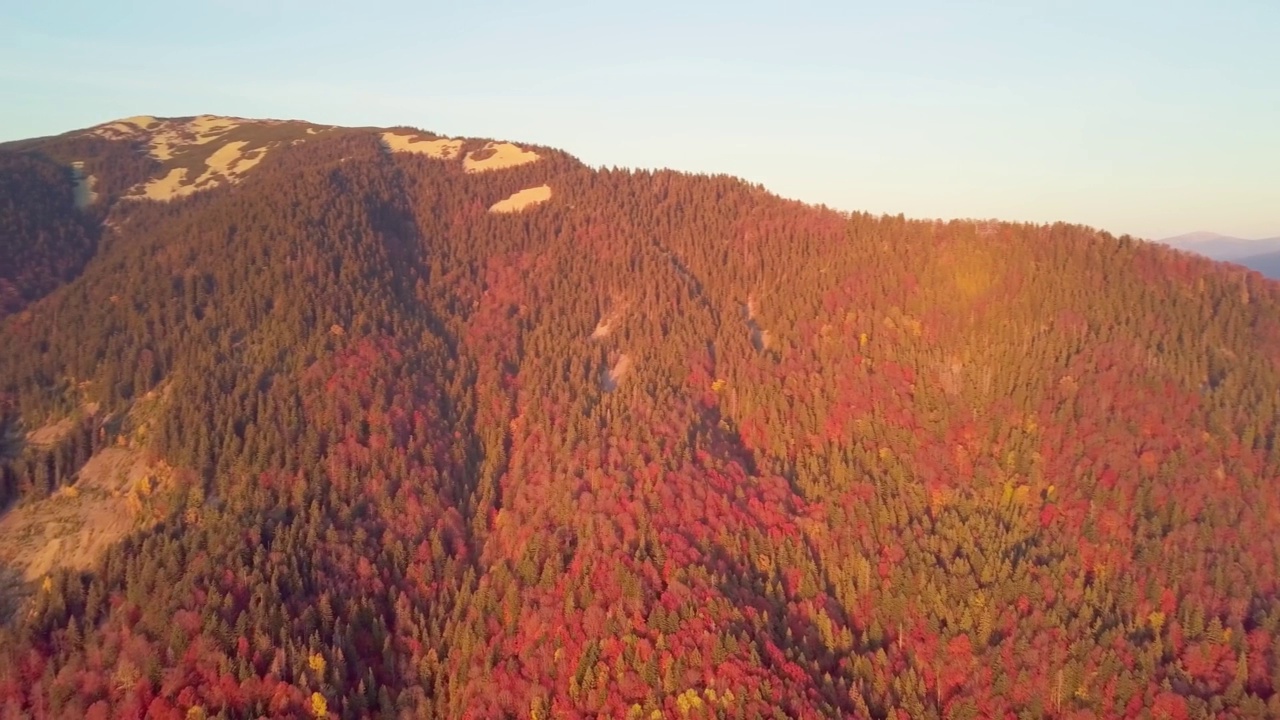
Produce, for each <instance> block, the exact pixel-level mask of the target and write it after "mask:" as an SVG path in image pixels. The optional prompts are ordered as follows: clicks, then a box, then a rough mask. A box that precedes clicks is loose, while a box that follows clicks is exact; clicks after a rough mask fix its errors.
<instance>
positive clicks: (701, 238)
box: [0, 117, 1280, 720]
mask: <svg viewBox="0 0 1280 720" xmlns="http://www.w3.org/2000/svg"><path fill="white" fill-rule="evenodd" d="M75 163H79V165H75ZM89 178H93V184H92V188H91V190H92V193H96V197H92V201H90V199H91V195H90V193H89V192H88V191H89V190H90V188H89V187H88V185H87V184H88V183H89ZM81 184H83V185H82V186H81ZM78 186H80V191H79V194H77V187H78ZM77 199H79V202H77ZM0 212H3V213H5V214H4V215H3V216H0V217H3V222H4V225H3V228H4V233H3V235H0V243H2V245H0V247H3V250H4V257H5V258H6V260H7V262H6V264H5V265H4V266H3V267H0V289H4V288H7V290H4V292H5V293H7V294H5V295H3V297H5V298H8V299H7V300H5V302H6V303H7V304H6V305H5V306H4V309H3V310H0V312H3V313H7V316H4V317H2V318H0V337H3V338H4V339H5V342H3V343H0V420H3V421H4V424H10V425H13V422H11V421H10V420H6V418H8V419H20V422H21V423H22V426H21V427H22V430H21V437H22V438H24V439H25V442H23V443H21V444H23V445H24V447H21V448H12V449H11V452H16V453H17V456H16V457H14V458H12V459H10V460H8V461H6V462H5V463H4V464H3V466H2V467H3V471H2V473H0V504H4V505H7V506H8V507H9V509H8V511H7V512H6V514H5V515H3V516H0V561H2V562H3V565H0V593H3V595H0V611H3V613H4V614H6V615H8V616H9V619H8V622H7V624H6V625H5V626H4V629H3V630H0V717H144V716H145V717H155V718H186V717H228V718H232V717H235V718H239V717H259V716H268V717H307V716H327V717H343V718H348V717H349V718H363V717H370V718H373V717H379V718H380V717H472V718H506V717H512V718H514V717H519V718H526V717H528V718H538V719H543V720H545V719H546V718H561V717H565V718H575V717H580V718H586V717H606V718H662V717H667V718H683V717H706V718H712V717H717V718H764V717H778V718H782V717H799V718H817V717H875V718H886V717H894V718H917V717H925V718H928V717H935V718H941V717H947V718H953V717H954V718H980V717H981V718H985V717H1010V718H1012V717H1055V718H1066V717H1079V718H1085V717H1099V716H1101V717H1122V716H1127V717H1153V718H1179V717H1206V718H1207V717H1241V718H1244V717H1273V716H1277V715H1278V714H1280V646H1278V645H1277V642H1276V641H1277V633H1278V631H1280V594H1278V591H1280V586H1278V583H1280V574H1278V571H1280V533H1277V532H1276V528H1277V524H1278V523H1280V493H1277V492H1276V488H1275V482H1276V478H1277V475H1278V473H1280V448H1278V447H1277V438H1276V432H1277V429H1276V424H1275V418H1276V411H1277V408H1278V407H1280V394H1278V393H1280V368H1278V367H1277V362H1278V361H1280V289H1278V288H1277V286H1276V285H1274V284H1272V283H1270V282H1268V281H1266V280H1264V279H1263V278H1261V277H1260V276H1258V275H1257V274H1253V273H1241V272H1240V271H1239V269H1238V268H1234V269H1233V268H1229V267H1226V266H1221V265H1218V264H1215V263H1213V262H1211V261H1209V260H1206V259H1202V258H1198V257H1194V256H1191V255H1188V254H1185V253H1178V252H1174V251H1172V250H1169V249H1167V248H1161V247H1158V246H1154V245H1151V244H1149V243H1144V242H1140V241H1137V240H1134V239H1131V238H1128V237H1121V238H1116V237H1112V236H1110V235H1108V234H1106V233H1101V232H1097V231H1093V230H1090V229H1088V228H1083V227H1078V226H1069V225H1061V224H1059V225H1052V226H1033V225H1014V224H1000V223H972V222H951V223H940V222H920V221H911V220H907V219H905V218H902V217H872V216H868V215H863V214H844V213H837V212H834V211H831V210H828V209H825V208H821V207H812V206H806V205H803V204H800V203H795V202H790V201H785V200H782V199H779V198H777V197H775V196H773V195H771V194H769V193H767V192H766V191H765V190H763V189H762V188H760V187H757V186H753V185H750V184H747V183H744V182H742V181H740V180H736V179H734V178H730V177H724V176H695V175H688V174H681V173H675V172H666V171H658V172H638V171H620V170H604V169H592V168H589V167H586V166H584V165H583V164H582V163H580V162H578V161H577V160H575V159H574V158H572V157H570V156H568V155H566V154H564V153H563V152H560V151H556V150H552V149H549V148H541V147H532V146H528V145H517V144H512V143H500V142H493V141H486V140H476V139H469V138H444V137H439V136H436V135H433V134H431V133H425V132H421V131H417V130H412V129H409V128H395V129H347V128H326V127H320V126H314V125H309V124H306V123H265V122H255V121H244V120H235V119H227V118H209V117H202V118H194V119H178V120H162V119H155V118H134V119H131V120H128V121H121V122H119V123H112V124H108V125H105V126H101V127H99V128H94V129H90V130H88V131H83V132H79V133H70V134H68V135H65V136H60V137H56V138H45V139H40V140H34V141H28V142H24V143H17V144H11V145H9V146H5V147H2V148H0ZM10 258H13V259H12V260H9V259H10ZM15 421H16V420H15ZM8 435H9V436H10V437H11V438H12V437H15V436H16V435H15V432H14V431H8ZM94 523H97V524H94ZM87 528H88V529H87ZM89 529H92V530H93V532H89ZM41 532H43V533H45V534H44V535H43V536H42V535H40V534H39V533H41ZM103 533H105V534H106V535H103ZM104 538H105V540H107V541H104ZM54 542H56V543H58V545H57V546H56V547H57V550H56V552H51V551H50V550H49V547H50V546H51V543H54Z"/></svg>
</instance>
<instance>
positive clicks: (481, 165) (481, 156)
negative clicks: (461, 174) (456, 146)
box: [462, 142, 541, 173]
mask: <svg viewBox="0 0 1280 720" xmlns="http://www.w3.org/2000/svg"><path fill="white" fill-rule="evenodd" d="M540 157H541V156H539V155H538V153H536V152H534V151H532V150H525V149H524V148H522V147H520V146H519V145H512V144H511V143H493V142H491V143H485V146H484V147H483V148H481V149H479V150H473V151H471V152H469V153H467V156H466V157H465V158H464V159H463V161H462V167H463V169H464V170H466V171H467V172H469V173H474V172H484V171H486V170H501V169H502V168H509V167H515V166H517V165H524V164H526V163H531V162H533V161H535V160H538V159H540Z"/></svg>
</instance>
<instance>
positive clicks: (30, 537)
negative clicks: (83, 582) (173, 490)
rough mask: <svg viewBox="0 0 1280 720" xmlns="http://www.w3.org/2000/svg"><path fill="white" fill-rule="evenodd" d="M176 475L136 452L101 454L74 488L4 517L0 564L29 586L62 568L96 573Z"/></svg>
mask: <svg viewBox="0 0 1280 720" xmlns="http://www.w3.org/2000/svg"><path fill="white" fill-rule="evenodd" d="M171 472H172V471H171V470H170V468H169V467H168V466H167V465H165V464H164V463H163V462H158V463H151V462H148V461H147V460H146V459H145V458H144V457H143V455H142V453H140V452H137V451H135V450H126V449H123V448H108V449H106V450H102V451H101V452H98V453H97V454H95V455H94V456H93V457H92V458H90V459H89V461H88V462H87V463H85V465H84V467H83V468H81V469H80V473H79V477H78V479H77V481H76V483H75V484H74V485H71V486H67V487H64V488H62V489H60V490H58V491H57V492H55V493H54V494H53V495H50V496H49V497H47V498H44V499H42V500H37V501H35V502H31V503H28V504H25V505H21V506H19V507H16V508H13V509H11V510H9V511H8V512H6V513H4V515H3V516H0V560H4V561H6V562H8V563H9V564H12V565H13V566H14V567H16V568H18V569H20V570H21V571H22V573H23V575H24V576H25V577H26V579H27V580H37V579H39V578H40V577H43V576H44V575H47V574H48V573H49V572H51V571H52V570H54V569H57V568H72V569H78V570H87V569H89V568H91V567H92V566H93V564H94V562H96V561H97V559H98V558H99V557H100V556H101V555H102V553H103V552H105V551H106V549H107V548H108V547H110V546H111V544H112V543H114V542H116V541H117V540H120V539H121V538H123V537H124V536H125V535H127V534H128V533H129V532H131V531H133V530H134V529H135V528H137V527H138V525H139V522H138V520H139V516H140V514H141V510H142V508H143V502H144V501H145V498H147V497H148V496H150V495H151V494H152V493H153V492H154V491H155V490H156V489H157V488H158V487H160V486H161V485H162V484H163V483H165V482H167V481H168V478H169V477H170V476H171Z"/></svg>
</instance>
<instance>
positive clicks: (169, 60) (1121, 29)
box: [0, 0, 1280, 238]
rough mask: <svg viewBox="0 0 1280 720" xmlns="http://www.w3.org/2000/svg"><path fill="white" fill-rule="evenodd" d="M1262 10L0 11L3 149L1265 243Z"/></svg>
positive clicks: (925, 1)
mask: <svg viewBox="0 0 1280 720" xmlns="http://www.w3.org/2000/svg"><path fill="white" fill-rule="evenodd" d="M1277 37H1280V2H1277V0H1203V1H1193V0H1160V1H1158V2H1157V1H1153V0H1105V1H1097V0H1074V1H1062V2H1059V1H1054V2H1049V1H1039V0H986V1H984V0H898V1H896V2H885V1H884V0H877V1H876V2H862V1H860V0H855V1H845V2H834V1H829V2H805V1H804V0H792V1H789V2H755V1H753V0H733V1H732V2H730V1H728V0H708V1H706V2H688V1H687V0H686V1H684V2H672V1H669V0H645V1H643V2H635V1H634V0H632V1H631V2H625V3H624V2H613V1H611V0H590V1H587V0H583V1H579V0H571V1H570V0H566V1H560V0H545V1H544V2H541V3H537V2H507V1H505V0H503V1H496V2H485V1H481V0H472V1H470V2H437V1H435V0H427V1H425V2H421V1H420V2H378V1H375V0H362V1H361V2H343V3H333V2H327V1H325V0H314V1H310V2H295V1H294V0H209V1H207V2H201V3H187V2H172V0H167V1H165V2H153V1H146V2H142V1H134V0H116V1H115V2H109V3H108V2H101V1H100V0H92V1H81V0H75V1H71V0H47V1H46V2H29V1H28V0H0V98H3V103H2V104H0V140H12V139H18V138H25V137H34V136H41V135H51V134H57V133H61V132H65V131H68V130H72V129H78V128H83V127H88V126H90V125H95V124H98V123H102V122H106V121H109V120H112V119H116V118H120V117H127V116H132V115H141V114H146V115H156V116H161V117H168V116H186V115H197V114H202V113H211V114H218V115H233V116H239V117H272V118H296V119H305V120H310V121H313V122H319V123H329V124H337V125H358V126H365V125H371V126H393V125H409V126H414V127H420V128H423V129H426V130H431V131H434V132H438V133H442V134H448V135H464V136H470V137H492V138H498V139H506V140H514V141H524V142H530V143H537V144H541V145H549V146H553V147H558V148H562V149H564V150H567V151H568V152H570V153H571V154H573V155H575V156H577V157H578V158H580V159H582V160H583V161H585V162H587V163H590V164H592V165H597V166H628V167H670V168H675V169H678V170H686V171H691V172H707V173H729V174H732V175H738V176H741V177H743V178H746V179H747V180H750V181H753V182H759V183H762V184H764V185H765V186H766V187H767V188H769V189H770V190H772V191H774V192H776V193H778V194H780V195H783V196H786V197H792V198H797V199H800V200H804V201H807V202H812V203H822V204H825V205H828V206H831V207H835V208H839V209H842V210H859V211H868V212H873V213H889V214H897V213H904V214H906V215H907V216H909V217H922V218H953V217H962V218H984V219H985V218H998V219H1004V220H1017V221H1031V222H1051V221H1058V220H1062V221H1067V222H1073V223H1082V224H1086V225H1092V226H1095V227H1099V228H1102V229H1105V230H1108V231H1110V232H1113V233H1115V234H1122V233H1128V234H1132V235H1135V236H1138V237H1145V238H1160V237H1166V236H1170V235H1176V234H1180V233H1185V232H1191V231H1196V230H1210V231H1215V232H1220V233H1224V234H1227V235H1233V236H1237V237H1246V238H1256V237H1270V236H1277V235H1280V42H1277V41H1276V39H1277Z"/></svg>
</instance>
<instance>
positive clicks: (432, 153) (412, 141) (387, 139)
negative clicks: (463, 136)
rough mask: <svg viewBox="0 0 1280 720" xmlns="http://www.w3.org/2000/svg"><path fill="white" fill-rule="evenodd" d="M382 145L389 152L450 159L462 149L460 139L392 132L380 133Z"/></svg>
mask: <svg viewBox="0 0 1280 720" xmlns="http://www.w3.org/2000/svg"><path fill="white" fill-rule="evenodd" d="M382 145H383V146H384V147H386V148H387V150H390V151H391V152H407V153H417V154H421V155H426V156H427V157H433V158H439V159H441V160H451V159H453V158H455V157H457V156H458V153H459V152H460V151H461V150H462V141H461V140H457V139H450V138H440V139H439V140H422V139H420V138H418V137H416V136H412V135H397V134H396V133H393V132H384V133H382Z"/></svg>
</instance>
